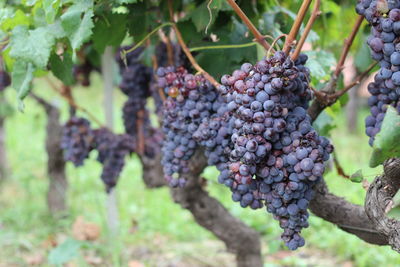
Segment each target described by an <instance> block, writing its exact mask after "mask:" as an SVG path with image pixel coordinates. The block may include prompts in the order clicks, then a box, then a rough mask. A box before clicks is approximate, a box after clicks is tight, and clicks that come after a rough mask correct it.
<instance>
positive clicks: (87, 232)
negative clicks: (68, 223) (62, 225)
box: [72, 216, 100, 241]
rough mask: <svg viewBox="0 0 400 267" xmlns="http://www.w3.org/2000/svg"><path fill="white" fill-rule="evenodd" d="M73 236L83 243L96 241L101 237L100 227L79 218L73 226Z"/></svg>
mask: <svg viewBox="0 0 400 267" xmlns="http://www.w3.org/2000/svg"><path fill="white" fill-rule="evenodd" d="M72 236H73V237H74V238H75V239H77V240H81V241H85V240H89V241H94V240H96V239H98V238H99V236H100V227H99V226H98V225H97V224H95V223H91V222H86V221H85V220H84V219H83V217H82V216H79V217H78V218H77V219H76V220H75V222H74V224H73V226H72Z"/></svg>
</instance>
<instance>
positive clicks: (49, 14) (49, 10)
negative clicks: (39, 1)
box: [43, 0, 60, 24]
mask: <svg viewBox="0 0 400 267" xmlns="http://www.w3.org/2000/svg"><path fill="white" fill-rule="evenodd" d="M59 7H60V1H59V0H43V9H44V12H45V14H46V15H45V16H46V21H47V23H48V24H51V23H53V22H54V20H55V18H56V15H57V12H58V9H59Z"/></svg>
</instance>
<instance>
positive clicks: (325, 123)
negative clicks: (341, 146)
mask: <svg viewBox="0 0 400 267" xmlns="http://www.w3.org/2000/svg"><path fill="white" fill-rule="evenodd" d="M313 126H314V128H315V129H316V130H317V132H318V133H319V134H320V135H324V136H330V131H331V130H332V129H334V128H335V127H336V124H335V121H334V120H333V118H332V117H331V116H330V115H329V114H328V113H327V112H325V111H323V112H321V114H319V116H318V118H317V119H316V120H315V121H314V122H313Z"/></svg>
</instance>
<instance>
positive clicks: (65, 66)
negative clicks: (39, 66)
mask: <svg viewBox="0 0 400 267" xmlns="http://www.w3.org/2000/svg"><path fill="white" fill-rule="evenodd" d="M50 65H51V71H52V72H53V74H54V76H56V77H57V78H58V79H60V80H61V81H62V82H63V83H64V84H65V85H72V84H73V83H74V82H75V80H74V76H73V75H72V67H73V62H72V55H71V54H70V53H68V52H65V53H64V54H63V56H62V58H61V57H60V56H58V55H56V54H52V55H51V57H50Z"/></svg>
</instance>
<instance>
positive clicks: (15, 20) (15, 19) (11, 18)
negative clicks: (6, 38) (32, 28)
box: [0, 9, 31, 31]
mask: <svg viewBox="0 0 400 267" xmlns="http://www.w3.org/2000/svg"><path fill="white" fill-rule="evenodd" d="M0 17H1V19H0V22H1V23H0V25H1V29H2V30H3V31H8V30H11V29H13V28H15V27H16V26H18V25H27V26H28V25H29V24H30V22H31V20H30V19H29V17H28V16H27V15H26V14H25V13H24V12H23V11H22V10H20V9H18V10H17V11H15V12H14V13H12V12H11V10H10V9H2V10H1V11H0Z"/></svg>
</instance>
